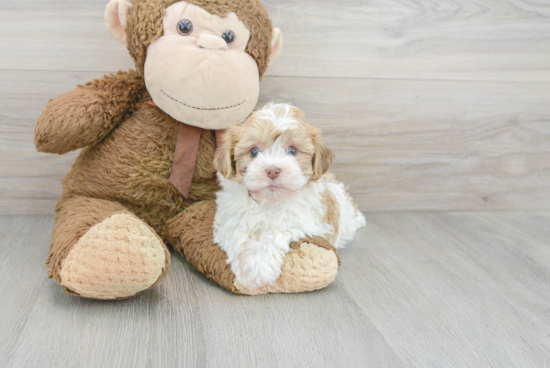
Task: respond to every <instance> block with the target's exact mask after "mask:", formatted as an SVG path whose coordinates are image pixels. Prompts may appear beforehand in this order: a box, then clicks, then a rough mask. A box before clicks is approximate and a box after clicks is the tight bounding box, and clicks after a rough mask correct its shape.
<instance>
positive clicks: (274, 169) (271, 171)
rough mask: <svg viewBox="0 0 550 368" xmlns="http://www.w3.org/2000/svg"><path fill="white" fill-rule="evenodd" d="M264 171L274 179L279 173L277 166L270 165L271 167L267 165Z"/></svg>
mask: <svg viewBox="0 0 550 368" xmlns="http://www.w3.org/2000/svg"><path fill="white" fill-rule="evenodd" d="M265 172H266V173H267V177H268V178H270V179H271V180H275V179H277V177H278V176H279V174H280V173H281V169H279V168H278V167H273V166H271V167H268V168H267V169H266V170H265Z"/></svg>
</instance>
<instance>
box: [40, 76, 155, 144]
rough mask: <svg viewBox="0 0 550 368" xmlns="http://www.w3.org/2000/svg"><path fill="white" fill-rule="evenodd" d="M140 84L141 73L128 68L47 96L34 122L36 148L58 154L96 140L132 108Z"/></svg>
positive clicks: (139, 94) (105, 133) (141, 89)
mask: <svg viewBox="0 0 550 368" xmlns="http://www.w3.org/2000/svg"><path fill="white" fill-rule="evenodd" d="M144 88H145V86H144V82H143V77H142V76H141V75H140V74H139V73H137V72H136V71H134V70H131V71H128V72H118V73H117V74H112V75H107V76H105V77H103V78H101V79H96V80H93V81H91V82H88V83H86V84H85V85H83V86H78V88H77V89H75V90H72V91H70V92H67V93H64V94H62V95H60V96H58V97H56V98H54V99H52V100H50V101H49V102H48V104H47V105H46V108H45V109H44V111H43V112H42V114H41V115H40V117H39V118H38V123H37V124H36V128H35V132H34V143H35V145H36V148H37V149H38V151H40V152H48V153H59V154H61V153H66V152H69V151H73V150H75V149H77V148H82V147H86V146H88V145H91V144H94V143H97V142H99V141H100V140H101V139H103V138H104V137H105V136H106V135H107V134H108V133H109V132H110V131H111V130H112V129H113V128H114V127H115V126H116V125H117V124H118V123H119V122H120V121H121V120H122V118H123V117H124V115H125V114H127V113H128V112H131V111H132V110H133V109H134V108H135V105H136V103H137V102H138V101H139V98H140V96H141V93H142V91H143V90H144Z"/></svg>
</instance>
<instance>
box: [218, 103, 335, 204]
mask: <svg viewBox="0 0 550 368" xmlns="http://www.w3.org/2000/svg"><path fill="white" fill-rule="evenodd" d="M333 157H334V156H333V154H332V152H331V151H330V149H329V148H328V147H327V146H326V144H325V142H324V141H323V139H322V138H321V134H320V131H319V130H318V129H315V128H313V127H312V126H311V125H309V124H308V123H307V122H306V119H305V115H304V113H303V112H302V111H301V110H300V109H298V108H297V107H294V106H291V105H288V104H273V103H270V104H268V105H266V106H264V108H263V109H261V110H258V111H256V112H254V113H253V114H252V115H250V117H249V118H248V119H247V120H246V121H245V122H244V123H243V124H242V125H238V126H232V127H231V128H230V129H229V131H228V132H227V133H226V134H225V136H224V138H223V141H222V144H221V146H220V148H219V149H218V150H217V152H216V156H215V158H214V166H215V168H216V170H218V172H219V173H220V174H221V175H223V176H224V177H225V178H226V179H230V180H234V181H237V182H239V183H241V184H242V185H244V186H245V187H246V188H247V189H248V191H249V192H250V194H251V196H252V197H253V198H255V199H272V200H279V199H288V198H290V197H292V196H293V195H295V194H296V193H298V192H299V191H300V190H301V189H302V188H303V187H304V186H305V185H306V184H307V183H308V182H309V181H310V180H318V179H319V178H320V177H321V176H322V175H323V174H324V173H325V172H326V171H327V170H328V168H329V166H330V165H331V164H332V160H333Z"/></svg>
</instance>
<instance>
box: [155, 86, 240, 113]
mask: <svg viewBox="0 0 550 368" xmlns="http://www.w3.org/2000/svg"><path fill="white" fill-rule="evenodd" d="M160 91H161V92H162V93H163V94H164V95H165V96H166V97H168V98H169V99H171V100H172V101H176V102H177V103H180V104H182V105H183V106H187V107H190V108H192V109H195V110H207V111H211V110H226V109H230V108H232V107H237V106H240V105H242V104H243V103H245V102H246V100H244V101H242V102H239V103H238V104H236V105H232V106H226V107H212V108H209V107H196V106H191V105H188V104H186V103H185V102H181V101H178V100H176V99H175V98H174V97H172V96H170V95H169V94H167V93H166V92H164V91H163V90H160Z"/></svg>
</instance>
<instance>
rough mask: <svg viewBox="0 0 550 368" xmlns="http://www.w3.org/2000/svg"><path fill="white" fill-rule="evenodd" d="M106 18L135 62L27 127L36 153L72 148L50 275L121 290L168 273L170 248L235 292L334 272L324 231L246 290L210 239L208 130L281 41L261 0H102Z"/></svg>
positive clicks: (221, 122) (104, 291)
mask: <svg viewBox="0 0 550 368" xmlns="http://www.w3.org/2000/svg"><path fill="white" fill-rule="evenodd" d="M105 22H106V25H107V29H108V30H109V32H110V34H111V35H112V36H113V37H114V38H115V39H117V40H119V41H121V42H124V43H126V44H127V47H128V51H129V52H130V54H131V56H132V58H133V59H134V60H135V66H136V69H135V70H130V71H128V72H118V73H117V74H114V75H109V76H105V77H103V78H102V79H98V80H94V81H91V82H89V83H87V84H86V85H83V86H79V87H78V88H77V89H75V90H73V91H70V92H67V93H65V94H62V95H60V96H58V97H57V98H54V99H53V100H51V101H50V102H49V103H48V104H47V106H46V108H45V110H44V112H43V113H42V114H41V116H40V118H39V120H38V123H37V125H36V130H35V144H36V147H37V149H38V150H39V151H41V152H49V153H57V154H63V153H66V152H69V151H72V150H75V149H78V148H82V151H81V153H80V155H79V156H78V158H77V159H76V161H75V163H74V164H73V166H72V169H71V171H70V172H69V174H68V175H67V176H66V177H65V179H64V180H63V193H62V195H61V198H60V200H59V202H58V204H57V206H56V210H55V211H56V218H55V228H54V232H53V239H52V244H51V248H50V253H49V257H48V259H47V266H48V268H49V277H51V278H53V279H54V280H55V281H56V282H57V283H58V284H60V285H61V286H62V287H63V288H64V290H65V291H66V292H68V293H70V294H73V295H77V296H81V297H86V298H94V299H123V298H128V297H131V296H133V295H136V294H138V293H140V292H141V291H143V290H146V289H149V288H151V287H153V286H154V285H156V284H157V283H158V282H159V281H160V280H161V279H162V277H163V276H164V275H165V274H166V271H167V270H168V268H169V265H170V253H169V251H168V248H167V246H166V244H171V245H172V246H173V247H174V248H175V250H176V251H178V252H179V253H181V254H182V255H183V256H184V257H186V259H187V261H188V262H189V263H190V264H191V265H192V266H193V267H195V268H196V269H197V270H198V271H199V272H201V273H202V274H204V275H205V276H206V277H208V278H209V279H211V280H212V281H213V282H215V283H217V284H218V285H220V286H222V287H224V288H226V289H228V290H230V291H232V292H235V293H240V294H262V293H268V292H303V291H310V290H315V289H320V288H323V287H325V286H327V285H328V284H329V283H330V282H332V280H333V279H334V278H335V277H336V274H337V271H338V263H339V260H338V256H337V254H336V251H335V250H334V248H333V247H332V245H331V244H330V243H329V242H328V241H326V240H325V239H324V238H319V237H317V238H309V239H304V240H303V241H301V242H297V243H295V244H292V245H291V247H292V251H291V252H290V253H288V255H287V257H286V259H285V263H284V266H283V269H282V271H283V272H282V275H281V276H280V278H279V279H278V280H277V282H276V283H275V285H268V286H265V287H264V288H262V289H259V290H255V291H254V292H251V291H249V290H247V289H246V288H244V287H243V286H241V285H239V284H238V283H236V282H235V277H234V275H233V274H232V273H231V271H230V268H229V266H228V265H227V264H226V262H225V261H226V255H225V253H224V252H223V251H222V250H221V249H220V248H219V247H218V246H217V245H216V244H214V242H213V235H212V232H213V230H212V223H213V219H214V214H215V211H216V205H215V201H214V199H215V192H216V191H217V190H218V185H217V183H216V177H215V174H216V173H215V170H214V168H213V165H212V161H213V157H214V151H215V149H216V141H217V139H216V138H218V139H219V137H220V136H221V134H222V133H223V129H225V128H227V127H229V126H231V125H233V124H239V123H241V122H243V121H244V120H245V119H246V118H247V117H248V115H250V113H251V112H252V110H253V109H254V107H255V105H256V103H257V100H258V95H259V80H260V78H261V76H262V75H263V73H264V72H265V70H266V69H267V66H268V64H269V63H270V62H272V61H273V60H274V59H275V58H276V57H277V55H278V53H279V51H280V49H281V45H282V36H281V32H280V31H279V30H278V29H277V28H273V27H272V24H271V19H270V18H269V15H268V14H267V11H266V9H265V8H264V7H263V5H262V3H261V1H260V0H217V1H206V0H187V1H175V0H133V1H132V3H131V4H130V3H128V2H126V1H125V0H112V1H111V2H110V3H109V4H108V5H107V8H106V11H105Z"/></svg>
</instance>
